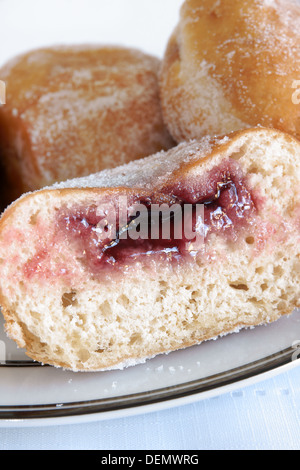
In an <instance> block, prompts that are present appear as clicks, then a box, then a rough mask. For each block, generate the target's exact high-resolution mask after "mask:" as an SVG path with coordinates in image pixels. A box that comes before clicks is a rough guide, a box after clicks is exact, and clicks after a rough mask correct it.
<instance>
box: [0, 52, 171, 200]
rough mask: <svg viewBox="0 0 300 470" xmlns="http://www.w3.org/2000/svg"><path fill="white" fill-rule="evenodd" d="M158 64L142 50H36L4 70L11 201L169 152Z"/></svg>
mask: <svg viewBox="0 0 300 470" xmlns="http://www.w3.org/2000/svg"><path fill="white" fill-rule="evenodd" d="M159 66H160V61H159V60H158V59H157V58H155V57H152V56H149V55H146V54H143V53H142V52H140V51H136V50H131V49H126V48H119V47H96V46H95V47H92V46H74V47H71V46H69V47H56V48H49V49H41V50H37V51H32V52H29V53H28V54H25V55H23V56H20V57H17V58H16V59H14V60H12V61H11V62H9V63H8V64H7V65H6V66H4V67H3V68H2V69H1V72H0V75H1V79H2V80H4V81H5V82H6V88H7V99H6V101H7V104H6V105H5V106H2V107H1V108H0V142H1V146H0V154H1V158H2V160H3V163H4V165H5V169H6V173H7V182H8V188H6V190H7V192H10V195H9V198H10V200H13V199H15V198H17V197H18V196H20V195H21V194H22V193H24V192H26V191H31V190H35V189H39V188H41V187H43V186H46V185H50V184H53V183H54V182H56V181H63V180H66V179H69V178H75V177H78V176H84V175H88V174H90V173H95V172H97V171H101V170H102V169H104V168H112V167H115V166H117V165H120V164H122V163H127V162H128V161H131V160H134V159H137V158H141V157H145V156H147V155H151V154H153V153H155V152H157V151H159V150H162V149H168V148H170V147H171V146H173V145H174V142H173V140H172V139H171V137H170V135H169V133H168V131H167V129H166V127H165V125H164V123H163V119H162V113H161V106H160V99H159V85H158V70H159ZM9 190H10V191H9Z"/></svg>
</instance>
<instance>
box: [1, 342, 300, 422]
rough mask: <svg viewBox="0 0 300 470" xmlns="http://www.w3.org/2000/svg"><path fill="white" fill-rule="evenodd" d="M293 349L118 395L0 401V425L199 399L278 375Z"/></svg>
mask: <svg viewBox="0 0 300 470" xmlns="http://www.w3.org/2000/svg"><path fill="white" fill-rule="evenodd" d="M294 353H295V348H293V347H292V346H291V347H289V348H287V349H283V350H281V351H278V352H276V353H273V354H271V355H269V356H266V357H264V358H260V359H258V360H255V361H252V362H249V363H246V364H243V365H241V366H239V367H236V368H233V369H228V370H225V371H221V372H219V373H217V374H213V375H211V376H207V377H202V378H199V379H195V380H193V381H189V382H185V383H180V384H175V385H171V386H168V387H163V388H160V389H154V390H150V391H143V392H139V393H133V394H129V395H121V396H119V397H118V396H116V397H110V398H101V399H93V400H87V401H79V402H70V403H49V404H47V405H22V406H18V405H13V406H1V405H0V427H7V426H13V427H15V426H41V425H51V424H58V423H62V424H70V423H73V422H76V423H78V422H90V421H96V420H97V421H101V420H105V419H112V418H120V417H127V416H132V415H137V414H142V413H146V412H151V411H155V410H162V409H166V408H171V407H174V406H179V405H183V404H188V403H192V402H195V401H200V400H201V399H205V398H207V397H213V396H218V395H221V394H223V393H226V391H228V390H233V389H237V388H239V387H240V386H242V385H243V384H247V383H249V384H251V383H253V382H257V381H261V380H263V379H265V378H268V377H270V376H274V375H278V374H279V373H281V372H283V371H284V370H289V369H291V368H293V367H296V366H298V365H300V358H297V359H293V357H294ZM5 367H8V368H11V367H10V366H5ZM25 367H26V366H25ZM28 367H30V366H29V365H28ZM40 367H44V366H41V365H40ZM46 367H49V366H46Z"/></svg>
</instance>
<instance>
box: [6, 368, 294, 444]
mask: <svg viewBox="0 0 300 470" xmlns="http://www.w3.org/2000/svg"><path fill="white" fill-rule="evenodd" d="M4 449H5V450H11V449H12V450H16V449H28V450H47V449H49V450H55V449H61V450H64V449H67V450H157V451H158V450H181V451H183V450H186V451H187V450H223V449H225V450H230V449H233V450H243V449H251V450H269V449H272V450H286V449H287V450H299V449H300V367H297V368H296V369H293V370H291V371H289V372H286V373H283V374H281V375H279V376H277V377H275V378H273V379H268V380H267V381H264V382H261V383H258V384H256V385H251V386H248V387H247V388H242V389H239V390H237V391H235V392H233V393H230V394H225V395H222V396H219V397H217V398H212V399H208V400H204V401H200V402H197V403H194V404H191V405H185V406H181V407H178V408H172V409H167V410H164V411H160V412H155V413H150V414H145V415H138V416H132V417H128V418H122V419H113V420H111V421H102V422H101V421H99V422H93V423H87V424H72V425H61V426H51V427H36V428H6V429H0V450H4Z"/></svg>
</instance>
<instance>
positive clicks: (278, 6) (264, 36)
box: [161, 0, 300, 142]
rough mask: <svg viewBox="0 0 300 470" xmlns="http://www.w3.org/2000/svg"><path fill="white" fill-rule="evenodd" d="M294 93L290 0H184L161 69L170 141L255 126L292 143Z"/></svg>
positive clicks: (298, 129) (298, 75) (299, 9)
mask: <svg viewBox="0 0 300 470" xmlns="http://www.w3.org/2000/svg"><path fill="white" fill-rule="evenodd" d="M299 89H300V2H299V1H298V0H242V1H241V0H239V1H237V0H213V1H212V0H186V2H185V3H184V4H183V6H182V8H181V14H180V21H179V24H178V25H177V27H176V29H175V31H174V33H173V34H172V36H171V38H170V40H169V43H168V46H167V49H166V53H165V57H164V60H163V66H162V72H161V99H162V105H163V113H164V118H165V122H166V123H167V125H168V128H169V130H170V132H171V134H172V135H173V137H174V138H175V140H176V141H177V142H180V141H182V140H187V139H191V138H200V137H202V136H203V135H206V134H212V135H215V134H226V133H228V132H230V131H236V130H238V129H241V128H246V127H251V126H257V125H262V126H264V127H272V128H276V129H279V130H282V131H285V132H288V133H290V134H292V135H293V136H295V137H297V138H298V139H299V138H300V104H299V96H300V90H299ZM297 98H298V99H297Z"/></svg>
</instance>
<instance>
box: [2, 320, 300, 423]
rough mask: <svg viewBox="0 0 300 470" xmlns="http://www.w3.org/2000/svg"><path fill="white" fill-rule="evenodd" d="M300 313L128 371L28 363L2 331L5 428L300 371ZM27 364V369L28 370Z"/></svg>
mask: <svg viewBox="0 0 300 470" xmlns="http://www.w3.org/2000/svg"><path fill="white" fill-rule="evenodd" d="M299 313H300V311H295V313H294V314H293V315H291V316H290V317H285V318H282V319H280V320H279V321H277V322H276V323H273V324H271V325H268V326H261V327H257V328H255V329H249V330H244V331H241V332H240V333H238V334H232V335H229V336H226V337H223V338H219V339H218V340H217V341H208V342H206V343H203V344H201V345H198V346H195V347H192V348H188V349H185V350H181V351H176V352H174V353H171V354H169V355H162V356H157V357H156V358H154V359H152V360H149V361H147V362H146V363H145V364H141V365H138V366H135V367H131V368H128V369H125V370H123V371H109V372H100V373H72V372H68V371H63V370H60V369H55V368H52V367H47V366H40V365H39V364H36V363H31V364H30V363H29V364H28V362H27V359H26V356H25V355H24V351H22V350H18V349H16V347H15V345H14V343H13V342H12V341H10V340H8V339H7V338H6V336H5V334H4V333H3V328H2V327H1V326H0V354H1V356H0V360H2V364H1V366H0V426H8V425H12V426H34V425H39V426H40V425H49V424H57V423H58V422H60V423H71V422H83V421H91V420H102V419H108V418H115V417H121V416H129V415H132V414H137V413H145V412H149V411H154V410H159V409H163V408H168V407H172V406H177V405H181V404H186V403H191V402H193V401H198V400H201V399H203V398H207V397H212V396H216V395H219V394H222V393H224V392H227V391H228V390H233V389H236V388H239V387H241V386H244V385H247V384H251V383H254V382H256V381H259V380H263V379H265V378H267V377H270V376H272V375H274V374H277V373H279V372H283V371H284V370H287V369H290V368H292V367H295V366H297V365H299V360H298V357H300V315H299ZM23 361H24V362H23Z"/></svg>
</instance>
